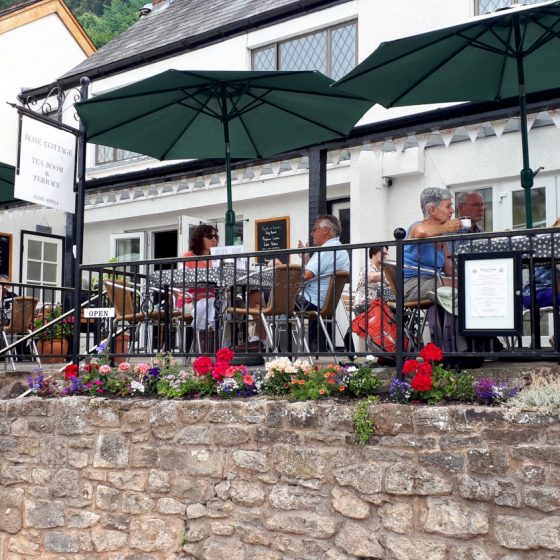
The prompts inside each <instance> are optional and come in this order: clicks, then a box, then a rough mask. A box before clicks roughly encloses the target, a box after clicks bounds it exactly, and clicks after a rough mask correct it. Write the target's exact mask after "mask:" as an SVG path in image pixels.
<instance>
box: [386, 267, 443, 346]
mask: <svg viewBox="0 0 560 560" xmlns="http://www.w3.org/2000/svg"><path fill="white" fill-rule="evenodd" d="M383 275H384V278H385V280H386V282H387V284H388V285H389V287H390V288H391V289H392V290H393V293H395V294H396V293H397V267H396V263H395V262H393V261H384V262H383ZM386 303H387V307H389V309H391V311H393V312H394V313H395V312H396V310H397V303H396V302H394V301H388V302H386ZM433 304H434V302H433V301H432V300H431V299H418V300H410V301H405V302H404V304H403V318H404V334H405V336H406V337H407V339H408V344H409V347H408V348H409V350H410V351H414V350H418V349H420V348H421V347H422V346H423V338H424V329H425V328H426V324H427V322H428V309H429V308H430V307H431V306H432V305H433Z"/></svg>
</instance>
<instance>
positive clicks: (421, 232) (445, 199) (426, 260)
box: [404, 187, 463, 301]
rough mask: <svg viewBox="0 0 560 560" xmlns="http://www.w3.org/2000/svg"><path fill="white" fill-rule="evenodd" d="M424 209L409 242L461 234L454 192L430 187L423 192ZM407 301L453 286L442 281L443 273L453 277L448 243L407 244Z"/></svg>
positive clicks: (405, 262) (422, 204)
mask: <svg viewBox="0 0 560 560" xmlns="http://www.w3.org/2000/svg"><path fill="white" fill-rule="evenodd" d="M420 206H421V208H422V213H423V214H424V219H423V220H422V221H420V222H415V223H413V224H412V225H411V226H410V228H409V229H408V232H407V236H406V238H407V239H424V238H427V237H436V236H438V235H449V234H452V233H457V232H458V231H459V230H460V229H461V228H462V227H463V226H462V223H461V220H459V219H458V218H452V216H453V212H454V210H453V193H451V191H448V190H447V189H440V188H436V187H430V188H427V189H424V190H423V191H422V192H421V193H420ZM404 264H405V269H404V299H405V301H412V300H418V299H423V298H425V297H426V293H427V292H429V291H432V292H434V291H435V290H436V288H437V286H438V285H442V283H443V284H447V285H451V283H450V281H449V280H444V281H442V280H440V277H441V276H442V275H443V274H447V275H448V276H451V262H450V259H449V258H448V252H447V243H407V244H405V246H404Z"/></svg>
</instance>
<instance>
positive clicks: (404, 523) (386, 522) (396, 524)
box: [378, 502, 412, 535]
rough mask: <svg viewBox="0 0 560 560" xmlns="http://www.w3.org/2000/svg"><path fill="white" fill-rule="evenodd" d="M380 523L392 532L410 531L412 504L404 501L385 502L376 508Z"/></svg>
mask: <svg viewBox="0 0 560 560" xmlns="http://www.w3.org/2000/svg"><path fill="white" fill-rule="evenodd" d="M378 512H379V515H380V517H381V524H382V525H383V527H385V529H389V531H393V532H394V533H400V534H403V535H404V534H406V533H410V532H411V531H412V506H411V504H409V503H406V502H396V503H386V504H384V505H383V506H382V507H380V508H379V510H378Z"/></svg>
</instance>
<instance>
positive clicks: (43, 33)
mask: <svg viewBox="0 0 560 560" xmlns="http://www.w3.org/2000/svg"><path fill="white" fill-rule="evenodd" d="M94 52H95V46H94V45H93V43H92V42H91V40H90V39H89V37H88V36H87V35H86V33H85V32H84V30H83V29H82V27H81V26H80V24H79V23H78V21H77V20H76V18H75V17H74V15H73V14H72V12H71V11H70V10H69V9H68V7H67V6H66V4H65V3H64V2H63V1H62V0H24V1H22V2H18V3H17V4H14V5H13V6H11V7H9V8H6V9H4V10H0V60H1V61H2V62H1V63H0V68H1V73H2V76H1V79H0V162H3V163H5V164H9V165H15V163H16V147H17V130H18V116H17V112H16V111H15V110H14V109H13V108H12V107H10V106H9V105H8V104H7V103H8V102H9V103H17V96H18V95H19V94H20V92H21V90H22V89H23V88H25V89H29V88H31V87H37V86H42V85H45V84H51V83H52V82H53V81H55V80H56V78H57V77H58V76H60V75H61V73H63V72H65V71H66V70H68V68H72V67H73V66H75V65H77V64H79V63H80V62H82V61H83V60H84V59H86V58H87V57H88V56H90V55H91V54H93V53H94ZM39 104H40V103H39ZM39 104H37V105H35V107H37V106H38V105H39ZM2 194H4V195H5V193H2ZM5 198H6V197H5V196H0V200H3V199H5ZM65 223H66V219H65V216H64V215H61V214H60V213H58V214H57V213H55V212H51V211H48V210H46V209H43V208H39V207H34V206H26V207H24V208H21V209H17V210H15V209H9V210H5V211H2V212H0V232H2V233H1V234H0V235H3V234H11V235H12V238H11V240H12V243H11V245H12V247H11V255H10V260H11V271H12V280H14V281H17V280H19V278H20V269H19V266H20V260H21V259H20V255H21V252H22V250H23V245H22V235H23V233H22V232H23V231H26V230H27V231H28V232H29V235H27V239H28V240H29V239H32V237H31V233H33V232H35V230H36V225H44V226H46V227H51V228H52V231H53V232H55V233H57V234H62V235H63V234H64V230H65ZM39 229H41V228H39ZM43 231H44V229H43ZM45 239H46V238H45ZM57 246H58V245H57ZM4 256H5V255H4ZM4 264H6V263H4ZM58 268H59V269H60V267H58ZM52 278H53V280H54V279H56V280H58V283H60V280H61V277H60V275H59V274H58V275H55V276H52Z"/></svg>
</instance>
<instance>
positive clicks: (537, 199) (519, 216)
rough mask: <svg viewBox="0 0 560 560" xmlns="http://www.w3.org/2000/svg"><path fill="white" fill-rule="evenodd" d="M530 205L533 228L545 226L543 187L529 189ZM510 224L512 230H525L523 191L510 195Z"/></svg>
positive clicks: (544, 193) (544, 195)
mask: <svg viewBox="0 0 560 560" xmlns="http://www.w3.org/2000/svg"><path fill="white" fill-rule="evenodd" d="M531 203H532V213H533V227H545V226H546V191H545V188H544V187H539V188H532V189H531ZM512 205H513V210H512V214H513V215H512V223H513V229H524V228H525V224H526V221H525V216H526V213H525V191H522V190H521V191H514V192H513V193H512Z"/></svg>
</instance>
